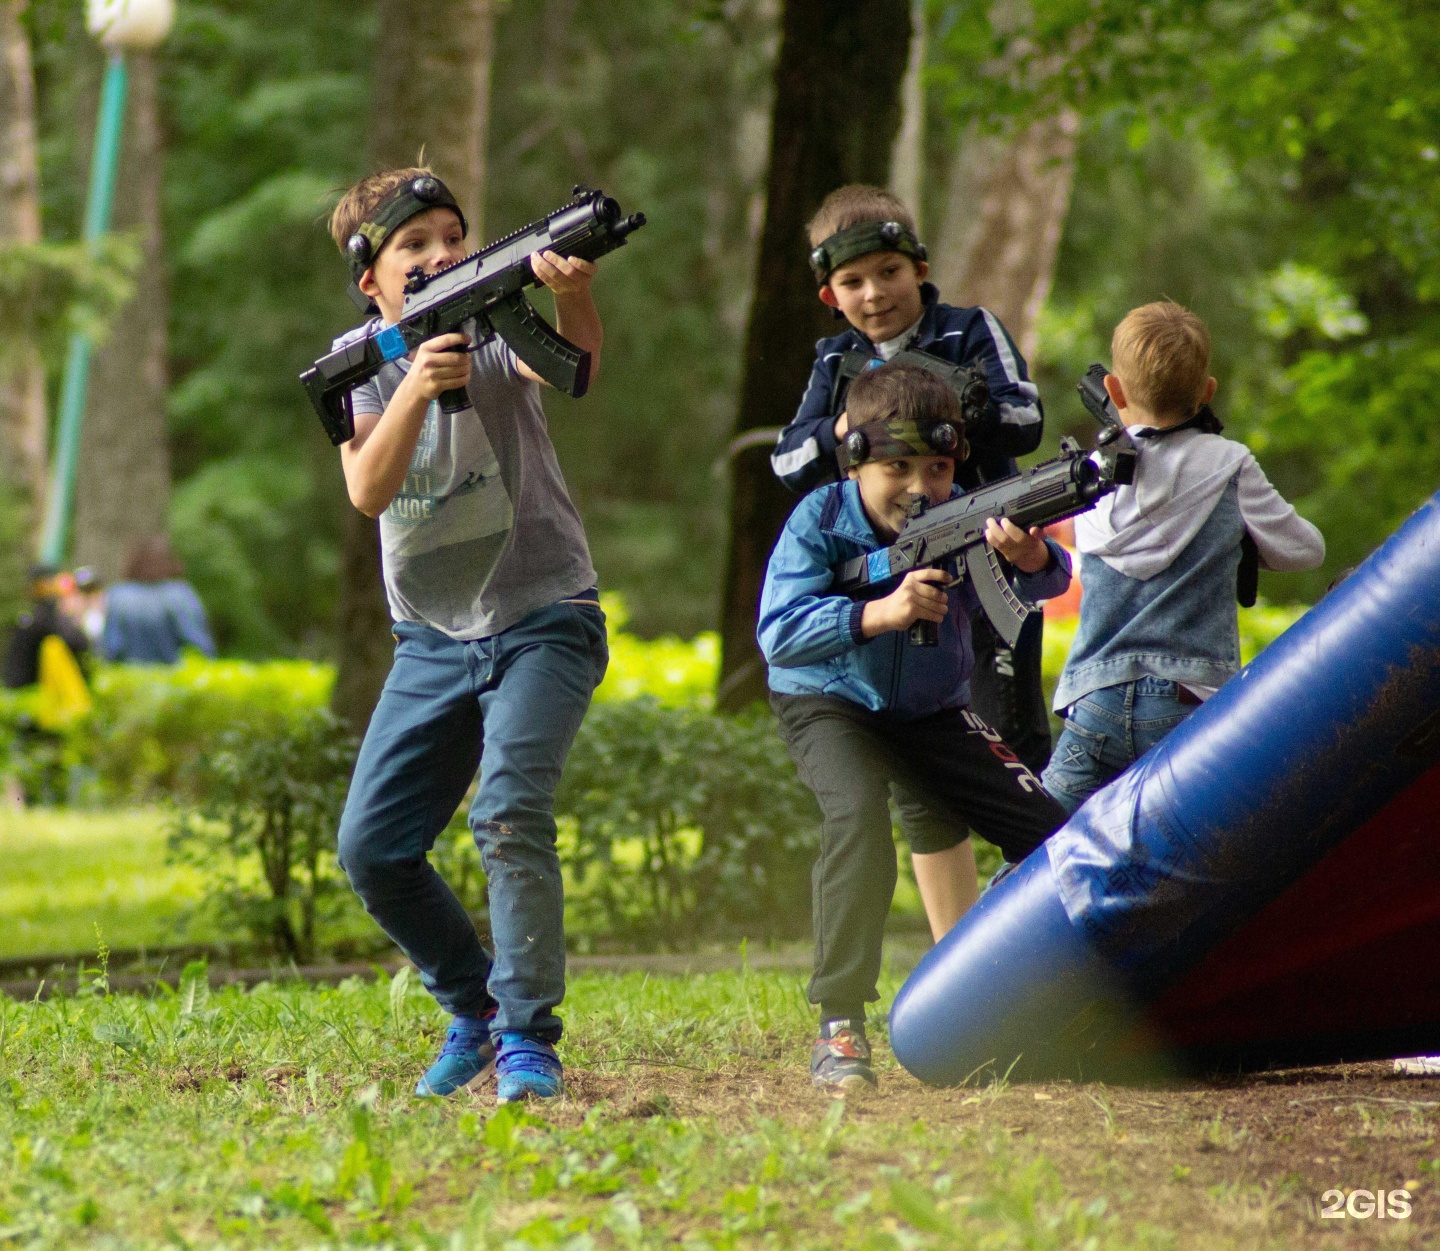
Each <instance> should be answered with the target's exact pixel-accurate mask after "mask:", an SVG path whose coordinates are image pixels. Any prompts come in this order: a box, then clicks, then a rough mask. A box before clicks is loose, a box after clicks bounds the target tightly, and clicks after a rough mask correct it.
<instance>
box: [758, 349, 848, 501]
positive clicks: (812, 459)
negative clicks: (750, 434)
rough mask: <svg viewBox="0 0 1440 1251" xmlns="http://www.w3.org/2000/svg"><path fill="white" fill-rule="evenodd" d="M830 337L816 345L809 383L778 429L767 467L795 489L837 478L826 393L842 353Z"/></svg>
mask: <svg viewBox="0 0 1440 1251" xmlns="http://www.w3.org/2000/svg"><path fill="white" fill-rule="evenodd" d="M834 342H835V341H834V340H831V339H821V340H820V342H819V343H818V344H816V357H815V365H814V368H812V369H811V370H810V383H809V385H808V386H807V387H806V388H805V394H804V395H803V396H801V398H800V407H799V409H798V410H797V411H796V413H795V416H794V417H792V418H791V419H790V424H789V425H788V426H786V427H785V429H784V430H782V431H781V432H780V438H779V439H778V440H777V441H776V444H775V452H774V454H773V455H772V456H771V457H770V467H771V468H772V469H773V470H774V471H775V476H776V477H777V478H779V479H780V481H781V482H783V483H784V484H785V485H786V486H787V487H789V488H790V489H791V490H792V491H795V492H805V491H813V490H814V489H815V488H816V487H818V486H823V485H824V484H825V483H827V482H834V481H836V480H837V479H838V477H839V472H840V471H839V467H838V465H837V464H836V461H835V418H834V417H833V416H832V415H831V413H830V392H831V390H832V389H833V387H834V385H835V370H836V369H837V368H838V367H839V364H840V357H841V356H842V355H843V353H842V352H841V351H839V350H837V349H833V348H832V346H831V345H832V344H833V343H834Z"/></svg>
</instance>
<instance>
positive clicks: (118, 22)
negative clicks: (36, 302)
mask: <svg viewBox="0 0 1440 1251" xmlns="http://www.w3.org/2000/svg"><path fill="white" fill-rule="evenodd" d="M174 20H175V3H174V0H89V4H88V7H87V12H86V26H87V27H88V28H89V30H90V33H91V34H92V35H94V36H96V37H97V38H98V39H99V40H100V46H101V47H102V48H104V49H105V51H106V52H107V53H108V54H109V55H108V58H107V60H106V64H105V78H104V81H103V82H102V83H101V86H100V115H99V118H98V120H97V122H96V125H95V149H94V151H93V152H92V153H91V157H90V191H89V195H88V197H87V199H86V201H85V227H84V239H85V242H86V244H88V245H90V246H94V244H95V241H96V240H97V239H99V238H100V236H101V235H103V234H104V233H105V232H106V231H107V230H109V228H110V209H111V206H112V204H113V203H114V200H115V176H116V173H117V172H118V170H119V167H120V140H121V137H122V135H123V133H124V123H125V87H126V72H125V53H126V52H127V51H143V50H145V49H148V48H154V47H157V46H158V45H159V44H160V42H161V41H162V40H163V39H164V38H165V36H166V35H167V34H169V33H170V26H171V23H172V22H173V21H174ZM90 352H91V343H90V337H89V336H88V335H86V334H82V333H79V332H77V333H76V334H74V335H72V336H71V337H70V351H69V354H68V355H67V356H66V358H65V380H64V382H63V384H62V385H61V389H60V416H59V420H58V422H57V425H56V431H55V450H54V453H53V456H52V460H51V465H50V490H49V494H48V497H47V499H46V504H45V525H44V529H43V530H42V532H41V540H40V558H41V559H42V560H43V561H45V562H46V563H47V564H51V565H59V564H60V563H62V562H63V561H64V559H65V549H66V546H67V545H68V543H69V538H70V513H71V510H72V508H73V506H74V501H75V472H76V468H77V466H78V465H79V461H80V433H81V430H82V429H83V427H84V424H85V392H86V389H87V387H88V384H89V381H90Z"/></svg>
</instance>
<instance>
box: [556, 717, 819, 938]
mask: <svg viewBox="0 0 1440 1251" xmlns="http://www.w3.org/2000/svg"><path fill="white" fill-rule="evenodd" d="M556 811H557V812H558V813H560V814H561V817H562V824H563V826H564V827H565V828H564V829H563V832H562V839H561V856H562V860H563V862H564V865H565V868H566V869H567V871H568V875H569V877H570V879H571V882H572V885H573V895H572V900H573V903H572V904H571V915H572V917H573V918H574V921H575V923H576V925H577V928H578V929H579V930H581V931H586V932H590V933H596V934H605V935H608V936H610V937H612V938H614V939H616V940H619V941H623V942H627V943H637V942H638V943H642V944H648V943H653V942H666V943H677V942H679V943H684V942H690V941H693V940H695V939H697V938H703V937H706V936H709V935H715V934H737V933H742V934H749V935H751V936H754V937H775V938H780V937H793V936H796V935H803V934H805V933H807V932H808V928H809V922H810V910H809V906H808V902H807V901H808V898H809V871H810V864H811V862H812V861H813V859H814V856H815V849H816V846H817V845H818V838H819V823H820V814H819V812H818V810H817V809H816V807H815V802H814V800H813V798H812V797H811V795H810V792H809V791H808V790H806V789H805V787H804V786H803V785H802V784H801V782H800V779H799V778H798V777H797V776H796V773H795V767H794V765H793V764H791V762H790V758H789V756H788V755H786V752H785V747H784V745H783V744H782V743H781V741H780V738H779V735H778V734H777V733H776V732H775V728H774V724H773V722H772V721H771V719H770V717H769V714H768V713H763V712H760V713H753V714H748V715H745V716H740V717H723V716H717V715H716V714H714V713H710V712H705V711H703V710H700V709H694V708H667V707H665V706H663V705H662V704H660V703H659V702H658V701H657V700H655V699H652V698H648V697H647V698H642V699H636V700H630V701H626V702H623V703H612V704H603V703H602V704H598V705H596V706H595V707H594V708H592V709H591V711H590V715H589V716H588V717H587V718H586V719H585V723H584V725H583V726H582V727H581V730H580V734H579V736H578V737H577V739H576V742H575V746H574V747H573V748H572V750H571V752H570V758H569V761H568V763H567V764H566V768H565V776H564V779H563V781H562V782H561V784H560V790H559V792H558V794H557V796H556Z"/></svg>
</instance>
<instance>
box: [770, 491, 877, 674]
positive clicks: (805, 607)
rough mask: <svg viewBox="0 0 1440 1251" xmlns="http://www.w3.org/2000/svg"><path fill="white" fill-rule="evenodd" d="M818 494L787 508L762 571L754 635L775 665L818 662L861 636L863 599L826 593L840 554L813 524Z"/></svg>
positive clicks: (847, 648) (844, 649)
mask: <svg viewBox="0 0 1440 1251" xmlns="http://www.w3.org/2000/svg"><path fill="white" fill-rule="evenodd" d="M819 495H820V493H818V492H817V493H816V494H814V495H811V496H808V497H807V498H806V499H805V500H804V501H802V503H801V504H800V506H799V507H798V508H797V509H796V510H795V512H794V513H792V514H791V517H790V520H789V521H788V522H786V523H785V529H784V530H783V531H781V533H780V541H779V542H778V543H777V544H776V545H775V550H774V552H773V553H771V556H770V565H769V568H768V569H767V570H766V571H765V590H764V592H763V593H762V594H761V596H760V621H759V625H758V627H757V630H756V637H757V638H758V640H759V643H760V650H761V652H762V653H764V656H765V660H766V661H767V663H769V664H772V665H775V666H777V667H778V668H781V669H795V668H799V667H801V666H803V665H813V664H818V663H819V662H821V661H825V660H830V659H833V658H834V657H836V656H839V655H842V654H843V653H845V652H847V651H850V650H851V649H852V648H855V647H859V646H860V645H861V644H862V643H864V642H865V636H864V635H863V634H861V633H860V618H861V615H862V614H863V612H864V610H865V605H864V604H862V603H858V602H856V601H855V600H852V599H850V598H849V597H848V596H845V595H827V594H826V591H828V590H829V589H830V586H831V584H832V583H833V582H834V580H835V573H834V565H835V564H836V563H837V561H838V560H839V559H840V557H839V555H838V554H837V553H836V552H835V551H834V550H833V545H832V544H831V543H830V542H828V541H827V540H826V538H825V536H824V535H823V534H821V533H820V531H819V529H818V527H817V526H816V525H815V519H816V517H817V516H818V514H819V507H820V505H819Z"/></svg>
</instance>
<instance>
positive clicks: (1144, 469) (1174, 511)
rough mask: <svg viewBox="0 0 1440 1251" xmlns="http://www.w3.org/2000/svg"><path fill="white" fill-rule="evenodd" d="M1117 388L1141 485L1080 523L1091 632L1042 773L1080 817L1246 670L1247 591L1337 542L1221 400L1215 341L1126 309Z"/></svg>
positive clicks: (1180, 313)
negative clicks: (1214, 408) (1230, 428)
mask: <svg viewBox="0 0 1440 1251" xmlns="http://www.w3.org/2000/svg"><path fill="white" fill-rule="evenodd" d="M1111 357H1112V360H1113V365H1114V372H1113V373H1111V374H1109V375H1108V376H1107V377H1106V379H1105V388H1106V390H1107V391H1108V392H1109V394H1110V398H1111V400H1112V401H1113V402H1114V404H1115V407H1116V408H1117V409H1118V410H1119V412H1120V416H1121V419H1122V420H1123V421H1124V422H1125V425H1126V428H1127V429H1128V430H1129V432H1130V434H1131V436H1132V437H1134V438H1135V440H1136V443H1137V444H1138V446H1139V448H1140V457H1139V462H1138V464H1137V466H1136V472H1135V480H1134V482H1133V483H1132V484H1131V485H1129V486H1125V487H1121V488H1120V489H1119V490H1118V491H1116V492H1115V493H1114V494H1112V495H1109V496H1106V497H1105V498H1104V499H1102V500H1101V501H1100V502H1099V504H1098V505H1097V506H1096V507H1095V508H1094V510H1093V511H1091V512H1088V513H1084V514H1082V515H1080V516H1079V517H1077V518H1076V519H1075V544H1076V547H1077V548H1078V549H1079V552H1080V561H1081V564H1080V581H1081V584H1082V586H1083V587H1084V597H1083V598H1082V600H1081V602H1080V626H1079V629H1078V630H1077V631H1076V634H1075V643H1074V646H1073V647H1072V648H1071V651H1070V656H1069V659H1068V660H1067V661H1066V662H1065V669H1064V671H1063V672H1062V674H1061V676H1060V683H1059V686H1058V687H1057V688H1056V691H1055V701H1054V708H1055V710H1056V712H1058V713H1059V714H1060V715H1061V716H1062V717H1064V718H1065V731H1064V733H1063V734H1062V735H1061V736H1060V741H1059V742H1058V743H1057V744H1056V746H1055V751H1054V754H1053V755H1052V756H1051V758H1050V764H1049V766H1048V767H1047V768H1046V769H1045V772H1044V774H1043V775H1042V781H1043V782H1044V784H1045V788H1046V790H1048V791H1049V792H1050V794H1051V795H1053V796H1054V797H1055V798H1056V800H1058V801H1059V802H1060V803H1061V804H1062V805H1063V806H1064V807H1065V808H1066V809H1068V810H1069V811H1071V812H1074V811H1075V809H1077V808H1078V807H1079V806H1080V805H1081V804H1082V803H1084V802H1085V800H1086V799H1087V798H1089V796H1090V795H1091V794H1092V793H1094V792H1095V791H1097V790H1099V789H1100V787H1102V786H1104V785H1105V784H1106V783H1107V782H1109V781H1110V780H1111V779H1112V778H1114V777H1115V776H1116V775H1117V774H1119V773H1120V772H1121V771H1122V770H1123V769H1125V768H1126V767H1127V766H1128V765H1129V764H1130V763H1131V762H1132V761H1134V760H1135V759H1137V758H1138V757H1140V756H1142V755H1143V754H1144V753H1145V752H1146V751H1147V750H1149V748H1150V747H1152V746H1154V744H1155V743H1157V742H1159V741H1160V739H1162V738H1164V737H1165V735H1166V734H1168V733H1169V732H1170V731H1171V730H1173V729H1174V728H1175V727H1176V726H1177V725H1179V724H1180V723H1181V722H1182V721H1184V720H1185V718H1186V717H1188V716H1189V715H1190V714H1191V713H1192V712H1193V711H1194V710H1195V709H1196V708H1197V707H1198V706H1199V705H1200V704H1201V703H1202V702H1203V701H1204V700H1206V699H1208V698H1209V697H1210V696H1211V695H1213V694H1214V693H1215V691H1216V690H1217V689H1218V688H1219V687H1220V686H1221V685H1222V684H1223V683H1224V682H1225V681H1227V680H1228V679H1229V678H1230V677H1231V676H1233V675H1234V674H1235V673H1236V672H1237V671H1238V670H1239V668H1240V634H1239V623H1238V618H1237V614H1236V607H1235V604H1236V579H1237V575H1238V573H1239V570H1240V564H1241V557H1242V552H1243V551H1244V549H1245V548H1246V547H1247V546H1248V545H1250V544H1253V545H1254V550H1255V553H1256V554H1257V555H1258V560H1259V564H1260V565H1261V567H1263V568H1266V569H1277V570H1295V569H1313V568H1314V567H1315V566H1316V565H1318V564H1319V563H1320V562H1321V561H1322V560H1323V559H1324V557H1325V540H1324V538H1322V537H1321V534H1320V531H1319V530H1317V529H1316V528H1315V527H1314V526H1313V525H1311V524H1310V522H1308V521H1306V520H1305V519H1304V518H1303V517H1301V516H1300V515H1299V514H1298V513H1296V511H1295V509H1294V508H1293V507H1292V506H1291V505H1290V504H1289V503H1287V502H1286V501H1285V499H1284V498H1283V497H1282V496H1281V495H1280V493H1279V492H1278V491H1276V490H1275V488H1274V487H1273V486H1271V485H1270V482H1269V480H1268V479H1267V478H1266V477H1265V474H1264V472H1263V471H1262V470H1261V468H1260V466H1259V465H1258V464H1257V463H1256V461H1255V457H1254V456H1252V455H1251V453H1250V450H1249V449H1248V448H1247V447H1245V445H1244V444H1242V443H1237V442H1235V441H1234V440H1233V439H1225V438H1221V437H1220V431H1221V429H1222V427H1221V425H1220V422H1219V421H1218V420H1217V419H1216V417H1215V415H1214V413H1212V412H1211V411H1210V408H1209V403H1210V400H1211V399H1212V398H1213V397H1214V395H1215V379H1214V378H1212V377H1210V376H1209V372H1210V336H1209V333H1208V332H1207V331H1206V329H1205V324H1204V322H1202V321H1201V320H1200V318H1198V317H1197V316H1195V314H1194V313H1192V312H1190V310H1189V309H1186V308H1182V307H1181V306H1180V305H1178V304H1174V303H1171V302H1169V301H1161V302H1159V303H1155V304H1146V305H1143V306H1142V307H1140V308H1137V309H1135V310H1133V311H1132V312H1131V313H1129V314H1128V315H1127V316H1126V318H1125V320H1124V321H1122V322H1121V323H1120V325H1119V326H1117V327H1116V328H1115V334H1114V337H1113V339H1112V341H1111Z"/></svg>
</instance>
